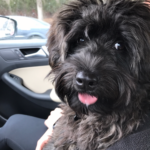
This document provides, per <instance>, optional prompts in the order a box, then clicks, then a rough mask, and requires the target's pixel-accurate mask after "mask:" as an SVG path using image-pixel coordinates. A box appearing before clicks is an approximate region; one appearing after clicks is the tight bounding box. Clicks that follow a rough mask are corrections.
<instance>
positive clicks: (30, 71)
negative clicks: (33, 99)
mask: <svg viewBox="0 0 150 150" xmlns="http://www.w3.org/2000/svg"><path fill="white" fill-rule="evenodd" d="M50 71H51V68H50V66H48V65H47V66H37V67H27V68H26V67H25V68H19V69H15V70H12V71H10V72H9V73H10V74H13V75H16V76H18V77H20V78H22V80H23V85H24V86H25V87H27V88H28V89H29V90H31V91H33V92H35V93H44V92H46V91H47V90H49V89H53V84H52V81H51V80H49V78H48V77H47V75H48V74H49V72H50Z"/></svg>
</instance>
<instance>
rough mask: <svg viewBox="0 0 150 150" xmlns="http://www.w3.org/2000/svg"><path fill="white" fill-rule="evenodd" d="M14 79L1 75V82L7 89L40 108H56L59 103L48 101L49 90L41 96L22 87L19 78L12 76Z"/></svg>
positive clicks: (7, 74) (9, 75) (10, 76)
mask: <svg viewBox="0 0 150 150" xmlns="http://www.w3.org/2000/svg"><path fill="white" fill-rule="evenodd" d="M13 76H14V75H13ZM14 77H15V78H13V77H12V75H11V74H9V73H4V74H3V75H2V80H3V81H4V82H5V83H6V84H7V85H8V86H9V87H11V88H12V89H13V90H15V91H16V92H17V93H19V94H20V95H22V96H23V97H25V98H27V99H28V100H30V101H32V102H33V103H35V104H37V105H40V106H42V107H45V108H49V109H53V108H55V107H57V106H58V104H59V103H56V102H54V101H53V100H51V99H50V92H51V90H48V91H47V92H45V93H43V94H38V93H34V92H32V91H31V90H29V89H27V88H26V87H24V86H23V85H22V81H21V80H22V79H21V78H19V77H18V76H14ZM17 78H18V79H17Z"/></svg>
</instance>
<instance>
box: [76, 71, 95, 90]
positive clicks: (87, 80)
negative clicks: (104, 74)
mask: <svg viewBox="0 0 150 150" xmlns="http://www.w3.org/2000/svg"><path fill="white" fill-rule="evenodd" d="M76 85H77V87H78V88H79V89H82V90H91V89H93V88H94V87H95V86H96V85H97V78H96V77H95V76H94V75H89V74H86V73H84V72H78V73H77V75H76Z"/></svg>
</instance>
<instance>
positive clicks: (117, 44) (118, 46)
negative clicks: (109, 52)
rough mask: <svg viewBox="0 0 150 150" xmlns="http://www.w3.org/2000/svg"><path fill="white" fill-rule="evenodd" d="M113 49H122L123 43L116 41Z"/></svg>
mask: <svg viewBox="0 0 150 150" xmlns="http://www.w3.org/2000/svg"><path fill="white" fill-rule="evenodd" d="M115 49H116V50H122V49H123V44H121V43H116V44H115Z"/></svg>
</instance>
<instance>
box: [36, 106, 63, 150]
mask: <svg viewBox="0 0 150 150" xmlns="http://www.w3.org/2000/svg"><path fill="white" fill-rule="evenodd" d="M61 116H62V109H60V108H56V109H55V110H54V111H52V112H51V113H50V116H49V117H48V118H47V120H45V125H46V126H47V127H48V130H47V131H46V132H45V133H44V134H43V136H42V137H41V138H40V139H39V140H38V142H37V146H36V150H42V149H43V147H44V145H45V144H46V143H47V142H48V141H49V139H50V136H51V135H52V133H53V125H54V123H55V122H56V121H57V120H58V119H59V118H60V117H61Z"/></svg>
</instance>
